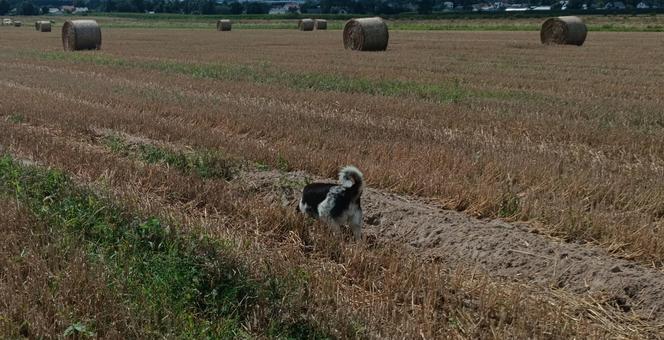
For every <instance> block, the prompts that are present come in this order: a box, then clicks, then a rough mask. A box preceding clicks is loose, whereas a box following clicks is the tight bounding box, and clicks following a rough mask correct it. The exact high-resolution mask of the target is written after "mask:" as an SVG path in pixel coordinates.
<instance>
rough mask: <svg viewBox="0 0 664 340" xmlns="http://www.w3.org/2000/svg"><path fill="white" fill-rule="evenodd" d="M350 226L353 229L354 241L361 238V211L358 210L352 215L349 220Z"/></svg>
mask: <svg viewBox="0 0 664 340" xmlns="http://www.w3.org/2000/svg"><path fill="white" fill-rule="evenodd" d="M350 228H351V229H352V230H353V237H355V241H359V240H360V239H362V213H361V212H359V213H357V214H355V215H354V216H353V219H352V220H351V221H350Z"/></svg>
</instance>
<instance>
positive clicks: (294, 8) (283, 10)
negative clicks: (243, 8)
mask: <svg viewBox="0 0 664 340" xmlns="http://www.w3.org/2000/svg"><path fill="white" fill-rule="evenodd" d="M288 13H300V5H299V4H298V3H297V2H290V3H286V4H284V5H279V6H276V7H272V8H270V12H269V14H288Z"/></svg>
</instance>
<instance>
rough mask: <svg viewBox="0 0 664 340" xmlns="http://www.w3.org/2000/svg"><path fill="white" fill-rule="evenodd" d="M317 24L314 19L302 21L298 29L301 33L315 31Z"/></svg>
mask: <svg viewBox="0 0 664 340" xmlns="http://www.w3.org/2000/svg"><path fill="white" fill-rule="evenodd" d="M314 26H315V22H314V21H313V19H300V22H298V24H297V28H298V29H299V30H300V31H313V30H314Z"/></svg>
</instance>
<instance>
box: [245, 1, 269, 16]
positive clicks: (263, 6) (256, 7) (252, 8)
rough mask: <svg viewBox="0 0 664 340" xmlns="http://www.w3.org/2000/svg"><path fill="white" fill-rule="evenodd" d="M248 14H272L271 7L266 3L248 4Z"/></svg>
mask: <svg viewBox="0 0 664 340" xmlns="http://www.w3.org/2000/svg"><path fill="white" fill-rule="evenodd" d="M246 6H247V7H246V10H247V14H267V13H268V12H270V5H269V4H267V3H264V2H247V3H246Z"/></svg>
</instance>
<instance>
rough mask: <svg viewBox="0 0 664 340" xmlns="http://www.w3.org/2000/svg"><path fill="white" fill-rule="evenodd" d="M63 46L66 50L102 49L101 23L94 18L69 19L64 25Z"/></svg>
mask: <svg viewBox="0 0 664 340" xmlns="http://www.w3.org/2000/svg"><path fill="white" fill-rule="evenodd" d="M62 47H64V49H65V51H78V50H98V49H100V48H101V28H99V24H97V22H96V21H94V20H67V21H66V22H65V24H64V25H63V26H62Z"/></svg>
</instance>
